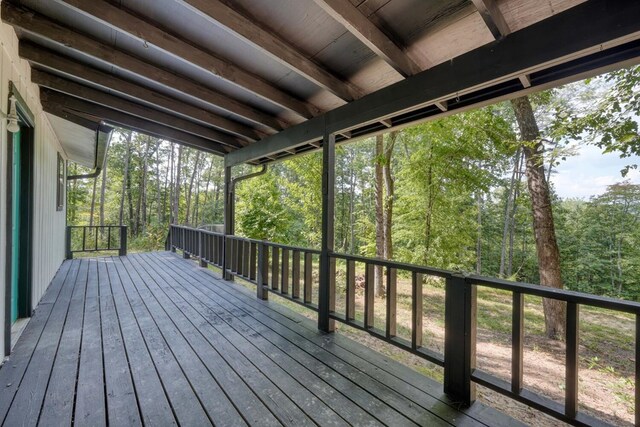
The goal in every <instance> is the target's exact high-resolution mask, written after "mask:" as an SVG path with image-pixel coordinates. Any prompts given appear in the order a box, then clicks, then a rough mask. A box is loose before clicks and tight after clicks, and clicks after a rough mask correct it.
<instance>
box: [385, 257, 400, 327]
mask: <svg viewBox="0 0 640 427" xmlns="http://www.w3.org/2000/svg"><path fill="white" fill-rule="evenodd" d="M397 276H398V273H397V270H396V269H395V268H387V331H386V332H387V338H393V337H395V336H396V332H397V327H396V318H397V313H396V311H397V296H398V292H397V283H398V282H397Z"/></svg>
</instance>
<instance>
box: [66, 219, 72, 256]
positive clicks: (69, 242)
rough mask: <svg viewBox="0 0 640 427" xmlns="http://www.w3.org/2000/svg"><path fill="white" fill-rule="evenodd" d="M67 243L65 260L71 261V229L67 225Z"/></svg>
mask: <svg viewBox="0 0 640 427" xmlns="http://www.w3.org/2000/svg"><path fill="white" fill-rule="evenodd" d="M66 234H67V236H66V238H67V242H66V253H67V259H73V252H71V227H69V226H68V225H67V232H66Z"/></svg>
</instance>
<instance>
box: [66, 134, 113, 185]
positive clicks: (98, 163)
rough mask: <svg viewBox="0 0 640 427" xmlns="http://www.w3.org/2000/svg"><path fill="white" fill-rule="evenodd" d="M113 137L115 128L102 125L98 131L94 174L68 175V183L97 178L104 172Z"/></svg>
mask: <svg viewBox="0 0 640 427" xmlns="http://www.w3.org/2000/svg"><path fill="white" fill-rule="evenodd" d="M112 135H113V128H112V127H109V126H104V125H100V126H99V127H98V129H97V130H96V154H95V159H94V162H93V164H94V169H93V171H92V172H89V173H86V174H82V175H68V176H67V181H72V180H75V179H86V178H96V177H97V176H98V175H100V173H101V172H102V169H103V167H104V162H106V161H107V158H106V153H107V147H108V146H109V144H111V136H112Z"/></svg>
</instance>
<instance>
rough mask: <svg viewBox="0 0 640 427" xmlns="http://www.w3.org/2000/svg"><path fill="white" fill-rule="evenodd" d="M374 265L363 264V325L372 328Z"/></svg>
mask: <svg viewBox="0 0 640 427" xmlns="http://www.w3.org/2000/svg"><path fill="white" fill-rule="evenodd" d="M374 277H375V273H374V265H373V264H368V263H367V264H365V266H364V327H365V328H373V325H374V319H373V304H374V297H375V284H374Z"/></svg>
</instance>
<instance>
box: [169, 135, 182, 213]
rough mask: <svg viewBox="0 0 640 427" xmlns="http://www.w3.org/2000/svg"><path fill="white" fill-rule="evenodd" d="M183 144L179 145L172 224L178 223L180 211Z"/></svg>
mask: <svg viewBox="0 0 640 427" xmlns="http://www.w3.org/2000/svg"><path fill="white" fill-rule="evenodd" d="M182 149H183V148H182V145H178V162H177V164H176V182H175V190H174V191H173V201H172V204H171V206H172V208H173V212H172V218H171V223H172V224H178V222H179V219H178V214H179V213H180V169H181V168H182Z"/></svg>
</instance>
